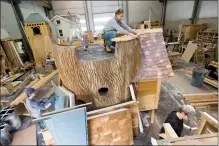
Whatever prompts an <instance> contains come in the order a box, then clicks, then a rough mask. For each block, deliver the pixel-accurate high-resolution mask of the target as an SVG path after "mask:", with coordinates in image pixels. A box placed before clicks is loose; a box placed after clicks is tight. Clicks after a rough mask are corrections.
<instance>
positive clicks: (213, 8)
mask: <svg viewBox="0 0 219 146" xmlns="http://www.w3.org/2000/svg"><path fill="white" fill-rule="evenodd" d="M217 16H218V1H202V2H201V5H200V13H199V16H198V17H199V18H206V17H217Z"/></svg>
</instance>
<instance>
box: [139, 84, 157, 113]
mask: <svg viewBox="0 0 219 146" xmlns="http://www.w3.org/2000/svg"><path fill="white" fill-rule="evenodd" d="M160 88H161V80H144V81H141V82H138V83H137V101H138V102H139V103H138V108H139V111H147V110H154V109H157V107H158V103H159V97H160Z"/></svg>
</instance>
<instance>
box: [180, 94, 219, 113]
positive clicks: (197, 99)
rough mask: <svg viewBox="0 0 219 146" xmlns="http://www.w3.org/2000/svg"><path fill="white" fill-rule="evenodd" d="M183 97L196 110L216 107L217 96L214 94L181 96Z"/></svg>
mask: <svg viewBox="0 0 219 146" xmlns="http://www.w3.org/2000/svg"><path fill="white" fill-rule="evenodd" d="M183 97H184V99H185V100H187V101H189V102H190V103H191V105H192V106H194V107H195V108H196V109H207V108H210V107H211V106H213V107H218V94H216V93H202V94H183Z"/></svg>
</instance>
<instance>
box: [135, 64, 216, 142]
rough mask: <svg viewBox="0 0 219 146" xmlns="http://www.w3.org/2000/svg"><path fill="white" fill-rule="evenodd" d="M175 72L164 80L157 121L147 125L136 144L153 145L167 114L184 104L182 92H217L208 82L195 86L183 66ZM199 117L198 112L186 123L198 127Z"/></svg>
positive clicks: (185, 131)
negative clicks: (201, 85) (153, 139)
mask: <svg viewBox="0 0 219 146" xmlns="http://www.w3.org/2000/svg"><path fill="white" fill-rule="evenodd" d="M174 74H175V76H174V77H172V78H171V79H169V80H167V81H163V82H162V87H161V92H160V101H159V105H158V109H157V110H156V111H155V122H154V123H153V124H152V125H151V126H149V127H146V126H145V127H144V133H143V134H140V135H139V136H138V137H135V138H134V143H135V145H151V142H150V141H151V137H153V138H155V139H159V136H158V134H159V130H160V128H161V127H162V124H163V122H164V120H165V119H166V117H167V115H168V114H169V113H170V112H172V111H174V110H178V109H179V108H180V106H181V105H182V103H181V101H180V100H181V99H182V96H181V95H180V94H185V93H212V92H216V93H217V89H215V88H213V87H211V86H209V85H207V84H204V86H203V87H200V88H197V87H193V86H192V85H191V84H190V82H191V77H190V76H188V75H186V74H185V70H184V69H182V68H181V69H176V70H174ZM199 118H200V113H199V112H196V115H195V116H194V117H192V118H190V119H189V121H187V122H185V123H186V124H187V125H189V126H191V127H196V126H197V124H198V120H199ZM182 135H193V132H190V131H188V130H184V131H183V133H182Z"/></svg>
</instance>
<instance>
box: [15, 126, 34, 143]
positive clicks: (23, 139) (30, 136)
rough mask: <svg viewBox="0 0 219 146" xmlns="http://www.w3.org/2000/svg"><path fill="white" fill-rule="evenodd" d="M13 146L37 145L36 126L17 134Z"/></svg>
mask: <svg viewBox="0 0 219 146" xmlns="http://www.w3.org/2000/svg"><path fill="white" fill-rule="evenodd" d="M11 145H37V135H36V125H33V126H31V127H29V128H26V129H23V130H21V131H19V132H16V133H15V135H14V137H13V141H12V143H11Z"/></svg>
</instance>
